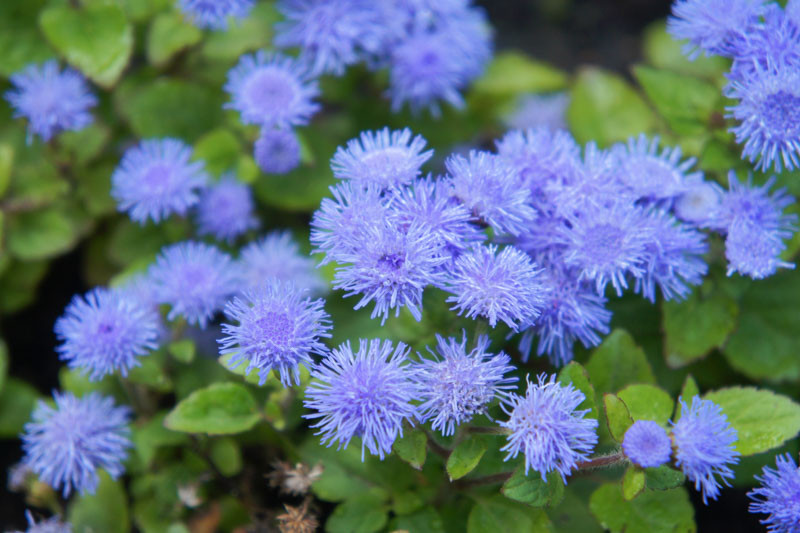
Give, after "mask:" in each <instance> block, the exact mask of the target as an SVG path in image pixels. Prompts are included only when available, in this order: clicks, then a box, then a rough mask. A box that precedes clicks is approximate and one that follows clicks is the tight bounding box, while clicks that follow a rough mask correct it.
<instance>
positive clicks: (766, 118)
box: [726, 65, 800, 172]
mask: <svg viewBox="0 0 800 533" xmlns="http://www.w3.org/2000/svg"><path fill="white" fill-rule="evenodd" d="M798 68H800V65H791V66H787V65H780V66H777V67H775V68H767V69H764V68H761V67H760V66H758V65H756V66H755V69H754V72H753V73H752V74H751V75H749V76H746V77H745V78H744V79H740V80H739V79H736V80H733V81H731V83H730V84H729V85H728V87H727V88H726V96H728V97H729V98H733V99H735V100H738V102H737V103H736V105H734V106H731V107H728V108H727V110H728V111H729V113H728V114H727V116H728V117H729V118H734V119H736V120H737V121H738V122H739V124H738V125H737V126H735V127H733V128H731V129H730V131H731V132H733V133H734V134H735V135H736V142H738V143H740V144H741V143H744V149H743V150H742V158H746V159H748V160H749V161H750V162H756V161H757V164H756V168H757V169H761V170H764V171H766V170H768V169H769V168H770V167H773V166H774V168H775V170H776V171H777V172H780V171H781V170H782V169H783V167H786V168H787V169H788V170H792V169H794V168H795V167H798V166H800V162H798V157H797V155H798V152H799V151H800V71H798Z"/></svg>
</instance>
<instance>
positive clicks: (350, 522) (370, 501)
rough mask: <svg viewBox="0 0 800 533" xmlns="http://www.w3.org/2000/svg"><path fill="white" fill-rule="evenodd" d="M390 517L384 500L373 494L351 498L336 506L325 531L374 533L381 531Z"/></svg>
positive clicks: (326, 523) (334, 532)
mask: <svg viewBox="0 0 800 533" xmlns="http://www.w3.org/2000/svg"><path fill="white" fill-rule="evenodd" d="M388 521H389V516H388V513H387V510H386V507H385V505H384V502H383V499H382V498H380V497H378V496H375V495H373V494H371V493H365V494H362V495H359V496H356V497H355V498H351V499H349V500H347V501H345V502H344V503H342V504H339V505H338V506H336V509H334V510H333V514H331V516H330V518H328V521H327V522H325V531H327V532H328V533H374V532H375V531H380V530H381V529H383V526H385V525H386V522H388Z"/></svg>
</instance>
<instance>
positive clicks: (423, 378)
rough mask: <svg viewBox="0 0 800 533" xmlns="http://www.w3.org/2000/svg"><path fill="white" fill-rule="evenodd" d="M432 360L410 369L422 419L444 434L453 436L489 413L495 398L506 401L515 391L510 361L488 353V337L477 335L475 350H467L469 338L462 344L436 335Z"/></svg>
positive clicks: (515, 379)
mask: <svg viewBox="0 0 800 533" xmlns="http://www.w3.org/2000/svg"><path fill="white" fill-rule="evenodd" d="M436 340H437V346H436V351H435V352H434V351H433V350H431V349H430V348H428V352H430V354H431V355H432V356H433V359H425V358H423V357H422V355H420V359H421V361H420V362H419V363H415V364H413V365H412V368H411V378H412V379H413V380H414V381H415V382H416V383H417V385H418V387H419V390H420V394H421V397H420V400H421V401H422V403H421V404H420V406H419V411H420V419H421V420H422V421H426V420H429V419H433V422H432V424H431V427H432V428H433V429H434V430H435V431H441V432H442V435H445V436H447V435H452V434H453V433H454V432H455V427H456V426H458V425H460V424H463V423H465V422H469V421H470V420H472V418H473V417H474V416H475V415H477V414H486V409H487V407H488V406H489V403H491V402H492V400H494V399H495V398H500V399H503V398H506V397H507V396H508V391H509V390H511V389H514V388H516V385H512V383H514V382H516V381H517V378H516V377H506V374H508V373H509V372H512V371H513V370H514V367H513V366H512V365H511V358H510V357H509V356H508V355H506V354H505V353H503V352H500V353H498V354H492V353H489V352H488V351H487V350H488V348H489V344H490V342H491V341H489V337H487V336H486V335H480V336H478V338H477V340H476V342H475V347H474V348H473V349H472V350H470V351H469V352H468V351H467V335H466V332H462V336H461V342H459V341H458V340H457V339H455V338H453V337H449V338H444V337H442V336H440V335H436Z"/></svg>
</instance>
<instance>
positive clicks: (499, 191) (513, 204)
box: [445, 150, 536, 235]
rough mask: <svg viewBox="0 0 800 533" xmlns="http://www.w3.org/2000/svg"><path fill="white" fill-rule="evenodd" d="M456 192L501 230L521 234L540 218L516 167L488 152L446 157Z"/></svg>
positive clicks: (479, 216) (494, 227) (467, 205)
mask: <svg viewBox="0 0 800 533" xmlns="http://www.w3.org/2000/svg"><path fill="white" fill-rule="evenodd" d="M445 164H446V166H447V171H448V173H449V174H450V176H451V177H450V182H451V185H452V194H453V196H454V197H455V198H457V199H458V200H459V201H460V202H461V203H462V204H464V206H465V207H466V208H467V209H468V210H469V211H470V212H471V213H472V215H473V216H474V217H476V218H478V219H480V220H482V221H483V222H485V223H486V224H488V225H489V226H491V227H492V228H493V229H495V230H496V231H498V232H504V233H511V234H512V235H519V234H520V233H522V232H523V231H524V230H525V228H526V227H527V226H528V225H529V224H530V223H531V221H532V220H533V219H535V218H536V212H535V211H534V209H533V207H531V205H530V198H531V196H530V191H529V190H528V189H527V188H525V187H521V186H520V183H519V181H518V179H517V177H516V172H515V169H514V168H513V167H512V166H510V165H509V164H508V163H507V162H506V161H505V160H503V159H501V158H499V157H498V156H495V155H492V154H490V153H488V152H480V151H474V150H473V151H471V152H470V153H469V156H468V157H467V158H465V157H462V156H460V155H453V156H451V157H449V158H448V159H447V161H446V163H445Z"/></svg>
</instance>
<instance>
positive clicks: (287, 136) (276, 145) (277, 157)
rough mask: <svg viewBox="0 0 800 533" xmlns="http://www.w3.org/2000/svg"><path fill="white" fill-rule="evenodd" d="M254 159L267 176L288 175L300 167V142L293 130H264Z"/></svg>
mask: <svg viewBox="0 0 800 533" xmlns="http://www.w3.org/2000/svg"><path fill="white" fill-rule="evenodd" d="M253 157H255V160H256V163H258V166H259V168H260V169H261V170H263V171H264V172H266V173H267V174H287V173H289V172H291V171H292V170H294V169H296V168H297V167H298V165H300V142H299V141H298V140H297V135H295V134H294V132H293V131H292V130H285V129H274V128H264V129H263V130H261V135H260V136H259V137H258V140H257V141H256V143H255V147H254V151H253Z"/></svg>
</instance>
